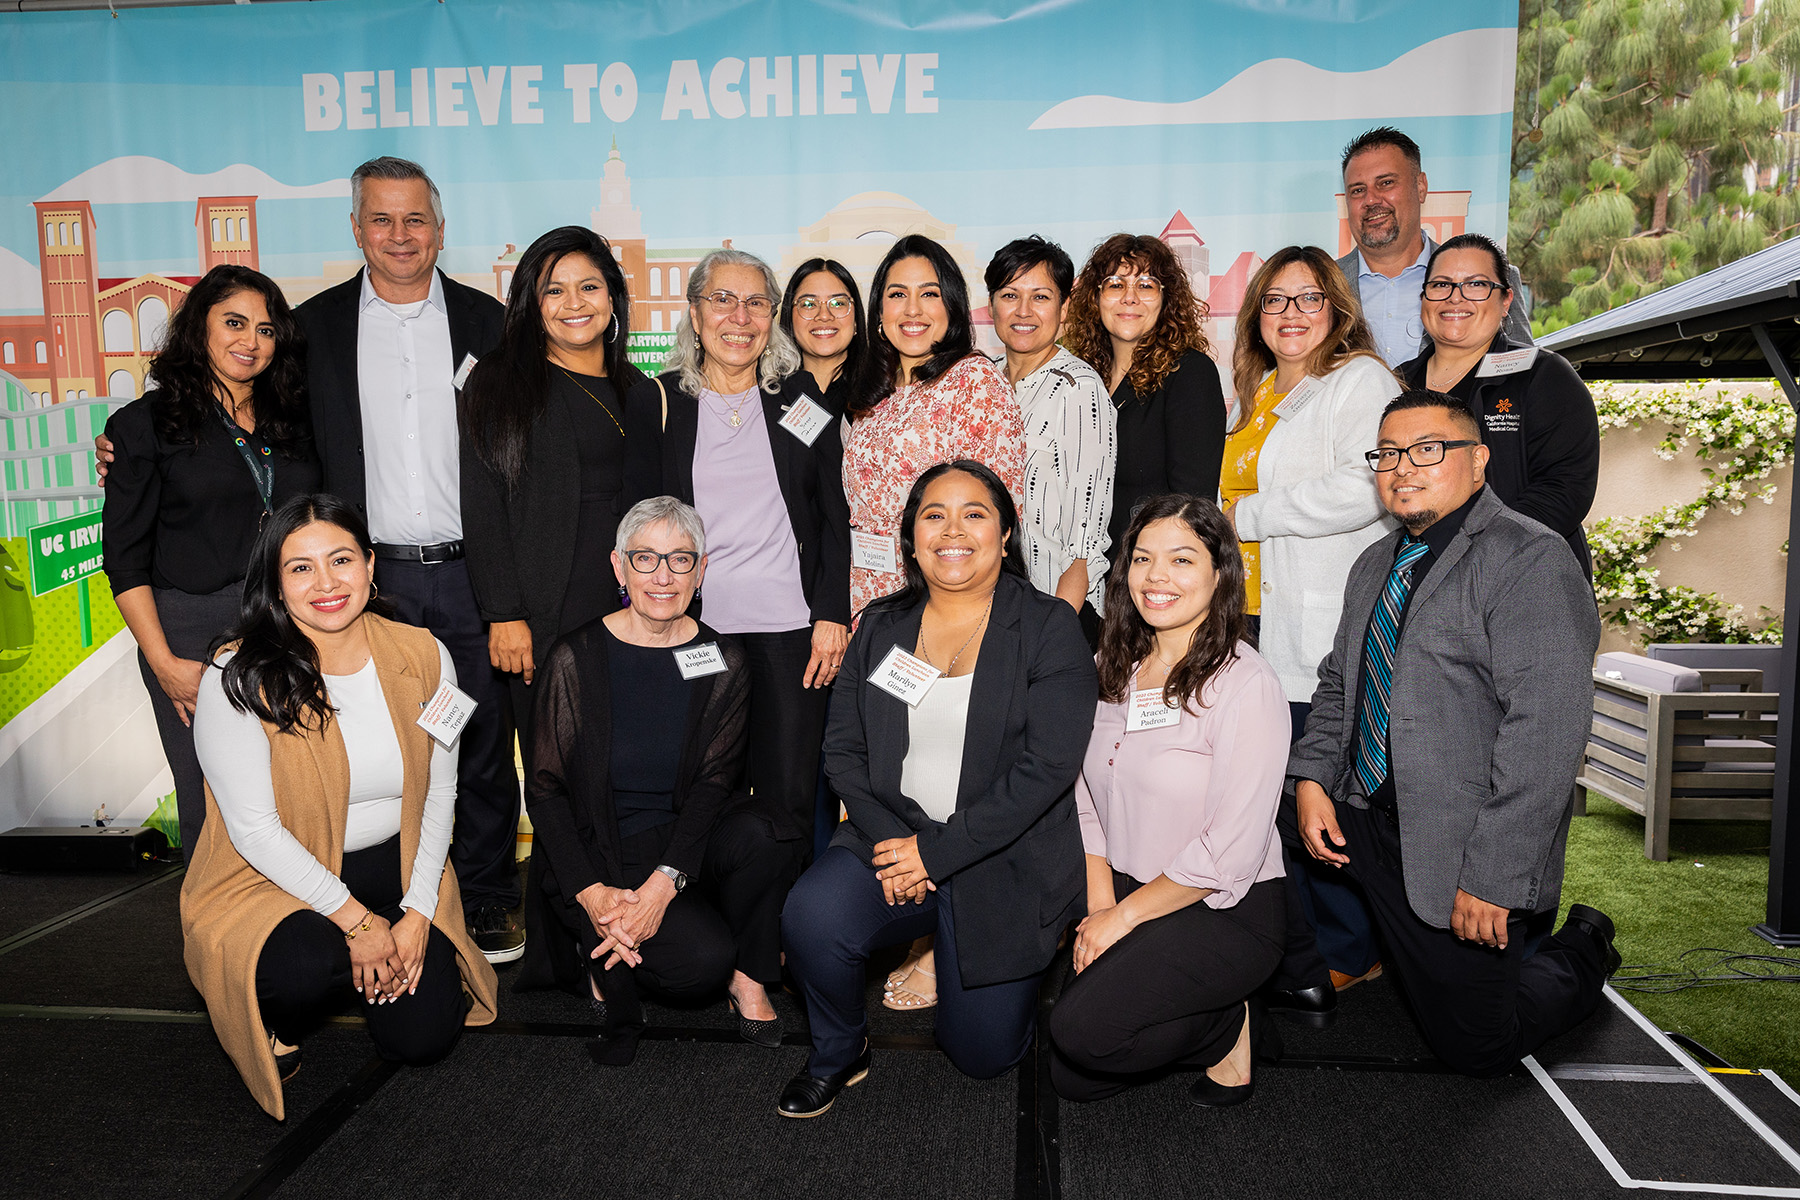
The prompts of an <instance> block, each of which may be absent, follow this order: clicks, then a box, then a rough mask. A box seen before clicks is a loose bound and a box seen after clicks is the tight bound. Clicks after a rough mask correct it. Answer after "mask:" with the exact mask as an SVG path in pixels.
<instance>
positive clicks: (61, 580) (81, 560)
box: [25, 509, 101, 596]
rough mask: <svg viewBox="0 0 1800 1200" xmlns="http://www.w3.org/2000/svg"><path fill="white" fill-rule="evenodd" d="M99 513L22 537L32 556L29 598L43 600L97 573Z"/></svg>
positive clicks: (37, 527) (47, 524) (60, 520)
mask: <svg viewBox="0 0 1800 1200" xmlns="http://www.w3.org/2000/svg"><path fill="white" fill-rule="evenodd" d="M100 530H101V519H100V510H99V509H94V510H92V511H90V512H84V513H76V514H74V515H73V516H68V517H61V518H58V519H57V520H54V521H46V522H44V523H43V524H42V525H34V526H32V527H31V529H30V531H29V532H27V533H26V535H25V541H26V544H27V545H26V548H27V550H28V552H29V553H30V555H31V594H32V595H33V596H44V595H48V594H49V593H51V592H53V591H55V590H56V589H57V588H59V587H64V586H66V585H68V584H71V583H74V582H75V581H76V580H78V579H86V578H87V577H88V576H89V575H98V574H99V573H100V565H101V561H100Z"/></svg>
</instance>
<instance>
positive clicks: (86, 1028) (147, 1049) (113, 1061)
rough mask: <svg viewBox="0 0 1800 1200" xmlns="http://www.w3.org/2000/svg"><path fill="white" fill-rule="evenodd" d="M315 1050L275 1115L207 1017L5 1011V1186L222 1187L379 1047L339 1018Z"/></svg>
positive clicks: (62, 1189) (99, 1189)
mask: <svg viewBox="0 0 1800 1200" xmlns="http://www.w3.org/2000/svg"><path fill="white" fill-rule="evenodd" d="M0 961H3V960H0ZM305 1055H306V1058H305V1062H304V1064H303V1065H302V1067H301V1069H300V1074H299V1075H297V1076H295V1077H294V1079H293V1080H292V1081H291V1082H290V1083H289V1084H288V1085H287V1086H288V1092H287V1096H288V1119H287V1121H286V1123H285V1124H277V1123H276V1122H275V1121H272V1120H270V1119H269V1117H268V1116H267V1115H266V1114H265V1113H264V1112H263V1111H262V1109H260V1108H258V1107H257V1105H256V1101H254V1100H252V1099H251V1098H250V1093H249V1092H248V1091H246V1090H245V1089H244V1085H243V1081H242V1080H241V1079H239V1078H238V1073H237V1070H236V1069H235V1068H234V1067H232V1065H231V1061H230V1060H229V1059H228V1058H226V1057H225V1053H224V1051H222V1050H220V1049H219V1043H218V1040H217V1039H216V1038H214V1037H213V1032H212V1027H211V1026H209V1025H206V1024H194V1025H175V1024H148V1023H141V1022H134V1023H129V1024H128V1023H125V1022H119V1021H62V1020H32V1019H23V1018H12V1019H8V1020H6V1021H4V1022H0V1130H4V1133H3V1134H0V1142H3V1144H4V1145H5V1152H4V1166H3V1167H0V1197H7V1198H8V1200H11V1198H13V1197H17V1198H18V1200H60V1198H62V1197H70V1198H71V1200H76V1198H78V1200H92V1198H94V1197H101V1196H106V1197H144V1198H146V1200H149V1198H156V1197H164V1196H216V1195H218V1194H220V1193H221V1192H223V1191H224V1190H225V1189H226V1188H227V1187H228V1186H230V1185H231V1183H232V1182H233V1181H234V1180H236V1179H237V1178H238V1176H240V1175H241V1174H243V1173H244V1172H245V1171H247V1170H248V1169H249V1168H250V1167H251V1166H252V1165H253V1164H254V1163H255V1162H256V1160H257V1159H258V1158H259V1157H260V1156H261V1155H262V1154H264V1153H266V1152H267V1151H268V1150H269V1149H270V1148H271V1147H273V1146H274V1145H275V1143H276V1142H277V1141H278V1140H279V1139H280V1138H281V1137H282V1136H283V1135H285V1134H286V1133H287V1132H288V1131H289V1130H291V1129H292V1128H293V1127H294V1126H295V1125H297V1124H298V1123H299V1122H300V1120H301V1119H302V1118H303V1117H304V1115H305V1114H306V1113H308V1112H311V1111H312V1110H313V1109H314V1108H316V1107H318V1105H319V1104H320V1102H322V1101H323V1100H324V1099H325V1098H326V1097H327V1096H329V1095H330V1094H331V1093H332V1092H333V1091H335V1090H336V1089H337V1088H338V1087H340V1086H341V1085H342V1084H343V1083H344V1082H345V1081H346V1080H348V1079H349V1078H350V1077H351V1076H352V1075H353V1074H354V1073H355V1072H356V1070H357V1069H358V1068H359V1067H361V1066H362V1064H363V1063H364V1062H366V1061H367V1060H368V1059H369V1058H370V1056H371V1051H370V1047H369V1039H368V1037H367V1035H365V1034H364V1033H363V1032H362V1031H361V1030H336V1029H331V1030H324V1031H321V1032H320V1033H318V1034H316V1035H315V1036H313V1037H311V1038H308V1039H307V1042H306V1047H305Z"/></svg>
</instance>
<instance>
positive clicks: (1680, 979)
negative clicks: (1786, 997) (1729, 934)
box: [1611, 946, 1800, 995]
mask: <svg viewBox="0 0 1800 1200" xmlns="http://www.w3.org/2000/svg"><path fill="white" fill-rule="evenodd" d="M1706 955H1711V956H1712V957H1711V958H1710V959H1708V958H1704V957H1701V956H1706ZM1690 959H1692V960H1693V961H1692V962H1690V961H1689V960H1690ZM1611 982H1612V985H1613V987H1614V988H1616V989H1617V990H1619V991H1621V992H1643V993H1647V994H1651V995H1663V994H1667V993H1669V992H1683V991H1687V990H1688V989H1690V988H1698V987H1719V986H1721V985H1723V984H1728V983H1800V957H1796V956H1793V955H1786V954H1737V953H1733V952H1732V951H1730V950H1721V949H1719V948H1718V947H1716V946H1700V947H1696V948H1695V949H1693V950H1689V951H1687V952H1685V953H1683V954H1682V955H1681V956H1680V957H1679V958H1677V959H1676V960H1675V961H1674V962H1673V963H1671V964H1668V965H1662V964H1657V965H1653V966H1631V967H1621V968H1619V970H1618V971H1617V972H1615V973H1614V974H1613V977H1612V980H1611Z"/></svg>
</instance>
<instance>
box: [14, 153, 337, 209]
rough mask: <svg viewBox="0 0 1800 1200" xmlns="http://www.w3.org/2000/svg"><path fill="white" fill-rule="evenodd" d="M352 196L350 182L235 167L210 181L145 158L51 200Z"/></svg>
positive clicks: (78, 182) (106, 166)
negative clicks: (302, 179)
mask: <svg viewBox="0 0 1800 1200" xmlns="http://www.w3.org/2000/svg"><path fill="white" fill-rule="evenodd" d="M349 195H350V181H349V180H348V179H330V180H326V181H325V182H324V183H308V184H299V185H296V184H288V183H282V182H281V181H280V180H278V179H275V178H273V177H272V176H270V175H269V174H268V173H267V172H265V171H263V170H261V169H260V168H258V167H253V166H251V165H250V164H249V163H233V164H232V165H231V166H229V167H225V168H223V169H221V170H218V171H214V172H212V173H211V174H210V175H195V174H193V173H192V172H191V171H184V170H182V169H181V168H180V167H178V166H176V165H175V164H174V163H172V162H165V161H164V160H162V159H160V158H151V157H149V156H148V155H143V154H127V155H123V156H121V157H119V158H109V159H107V160H106V161H105V162H103V163H101V164H99V165H98V166H93V167H89V168H88V169H87V170H85V171H83V172H82V173H81V174H79V175H77V176H75V178H73V179H71V180H69V181H68V182H67V183H65V184H63V185H62V186H61V187H59V188H56V189H55V190H54V191H52V192H51V193H50V194H49V195H47V196H45V197H43V199H45V200H87V201H91V202H92V203H94V204H159V203H167V202H169V201H185V202H188V203H192V202H193V201H195V200H198V199H199V198H200V197H201V196H255V197H257V198H258V199H261V200H316V199H330V198H331V197H334V196H342V197H345V198H346V199H347V198H348V197H349Z"/></svg>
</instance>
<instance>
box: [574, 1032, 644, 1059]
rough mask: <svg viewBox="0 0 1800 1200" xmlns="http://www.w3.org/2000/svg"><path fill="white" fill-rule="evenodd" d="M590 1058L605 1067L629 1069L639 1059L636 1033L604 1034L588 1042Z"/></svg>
mask: <svg viewBox="0 0 1800 1200" xmlns="http://www.w3.org/2000/svg"><path fill="white" fill-rule="evenodd" d="M587 1052H588V1057H589V1058H591V1059H593V1060H594V1061H595V1062H597V1063H599V1064H600V1065H601V1066H603V1067H629V1066H630V1065H631V1062H632V1060H633V1059H635V1058H636V1057H637V1052H638V1035H637V1034H636V1033H603V1034H601V1035H600V1036H599V1037H591V1038H589V1039H588V1040H587Z"/></svg>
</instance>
